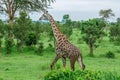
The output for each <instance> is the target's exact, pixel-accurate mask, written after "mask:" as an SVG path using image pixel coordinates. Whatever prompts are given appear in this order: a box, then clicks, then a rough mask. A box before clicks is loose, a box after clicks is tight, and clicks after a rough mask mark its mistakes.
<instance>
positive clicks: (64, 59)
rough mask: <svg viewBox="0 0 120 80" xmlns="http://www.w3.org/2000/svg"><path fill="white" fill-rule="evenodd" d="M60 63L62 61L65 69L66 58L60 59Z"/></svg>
mask: <svg viewBox="0 0 120 80" xmlns="http://www.w3.org/2000/svg"><path fill="white" fill-rule="evenodd" d="M62 61H63V66H64V68H65V67H66V57H62Z"/></svg>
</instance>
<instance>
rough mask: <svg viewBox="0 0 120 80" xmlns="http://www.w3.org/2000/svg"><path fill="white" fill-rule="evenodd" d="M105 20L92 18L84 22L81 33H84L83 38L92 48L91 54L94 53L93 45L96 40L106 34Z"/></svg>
mask: <svg viewBox="0 0 120 80" xmlns="http://www.w3.org/2000/svg"><path fill="white" fill-rule="evenodd" d="M104 27H105V22H104V21H103V20H102V19H98V18H95V19H90V20H88V21H84V22H83V23H82V30H81V33H82V34H84V36H83V40H84V41H85V42H86V44H87V45H88V46H89V48H90V55H93V47H94V45H95V43H96V41H97V40H98V39H99V38H100V37H102V36H103V35H104V31H103V29H104Z"/></svg>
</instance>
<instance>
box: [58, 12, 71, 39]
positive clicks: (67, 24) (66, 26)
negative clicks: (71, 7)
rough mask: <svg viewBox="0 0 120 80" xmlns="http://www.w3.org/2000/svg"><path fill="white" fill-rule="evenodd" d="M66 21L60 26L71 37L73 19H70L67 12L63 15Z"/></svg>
mask: <svg viewBox="0 0 120 80" xmlns="http://www.w3.org/2000/svg"><path fill="white" fill-rule="evenodd" d="M62 21H64V23H63V24H60V23H59V25H60V28H61V30H62V32H63V33H64V34H65V35H66V36H67V37H68V38H69V37H70V36H71V35H72V32H73V29H72V21H71V19H70V16H69V15H68V14H65V15H64V16H63V20H62Z"/></svg>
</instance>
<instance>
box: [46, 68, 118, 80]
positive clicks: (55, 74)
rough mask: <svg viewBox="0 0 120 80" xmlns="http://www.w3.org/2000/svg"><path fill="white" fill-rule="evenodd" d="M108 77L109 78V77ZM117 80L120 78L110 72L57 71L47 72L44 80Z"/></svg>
mask: <svg viewBox="0 0 120 80" xmlns="http://www.w3.org/2000/svg"><path fill="white" fill-rule="evenodd" d="M109 75H110V76H109ZM109 79H110V80H118V79H120V77H118V76H117V75H113V74H112V73H111V72H109V73H107V72H101V71H88V70H86V71H80V70H77V71H69V70H57V71H51V72H49V73H48V74H47V75H46V76H45V77H44V80H109Z"/></svg>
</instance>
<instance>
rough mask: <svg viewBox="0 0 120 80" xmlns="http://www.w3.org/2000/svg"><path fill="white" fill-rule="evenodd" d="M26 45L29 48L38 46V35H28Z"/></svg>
mask: <svg viewBox="0 0 120 80" xmlns="http://www.w3.org/2000/svg"><path fill="white" fill-rule="evenodd" d="M25 44H26V45H27V46H31V45H35V44H37V37H36V35H35V34H34V33H30V34H28V36H27V37H26V41H25Z"/></svg>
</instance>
